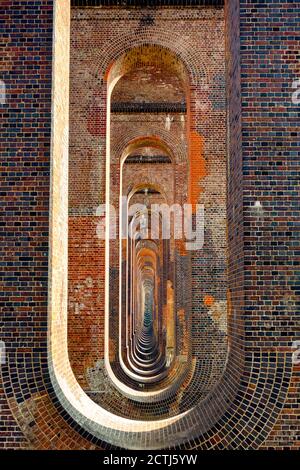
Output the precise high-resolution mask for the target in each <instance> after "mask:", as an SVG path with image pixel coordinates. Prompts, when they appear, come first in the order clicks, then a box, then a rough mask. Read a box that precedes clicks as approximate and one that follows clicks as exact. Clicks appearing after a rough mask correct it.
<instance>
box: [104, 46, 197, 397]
mask: <svg viewBox="0 0 300 470" xmlns="http://www.w3.org/2000/svg"><path fill="white" fill-rule="evenodd" d="M162 77H163V83H161V82H162ZM107 83H108V101H107V142H106V143H107V150H106V158H107V161H106V197H107V199H106V210H107V211H109V210H111V207H112V206H113V210H114V213H117V214H119V218H118V221H117V223H116V226H117V232H118V237H117V238H116V239H113V240H112V239H109V235H110V231H109V230H108V229H107V233H106V301H105V303H106V312H105V315H106V326H107V328H106V347H105V354H106V366H107V369H108V370H109V371H111V375H110V378H111V380H112V381H113V382H114V383H115V386H116V387H117V388H118V389H119V390H120V391H122V393H124V390H125V389H124V385H126V395H127V396H130V397H131V399H133V400H137V399H138V400H142V401H144V402H147V401H148V400H149V401H150V402H153V401H154V400H156V401H158V400H161V399H162V397H166V396H171V395H174V394H175V393H176V392H177V390H178V387H179V386H180V384H182V382H183V380H184V378H185V377H186V376H187V374H188V371H189V362H188V356H189V353H190V351H191V350H190V348H189V347H183V345H184V343H185V344H186V345H189V344H190V342H189V341H188V335H189V331H190V319H191V313H190V305H188V304H187V305H186V306H185V307H184V308H183V309H181V316H182V324H183V325H182V326H183V328H181V329H179V328H177V327H176V325H177V323H178V314H179V312H177V305H176V300H175V299H176V283H177V281H176V272H177V264H178V261H177V257H176V253H178V251H179V250H180V249H181V248H182V244H183V240H182V238H180V237H179V236H178V233H175V232H176V230H177V231H178V226H176V223H177V225H178V222H179V225H180V227H181V226H182V222H183V218H184V216H183V214H182V204H184V203H187V202H188V195H189V193H190V191H189V156H188V134H189V127H188V120H187V109H188V108H189V80H188V74H187V72H186V70H185V67H184V66H183V64H182V62H181V61H180V60H179V59H178V58H177V57H176V56H175V55H174V54H173V53H172V52H171V51H170V50H168V49H164V48H161V47H160V48H158V47H157V46H154V45H144V46H142V47H137V48H133V49H131V50H129V51H127V52H126V53H125V54H123V55H122V56H121V57H119V58H118V59H117V60H116V61H115V63H114V64H112V65H111V67H110V70H109V73H108V75H107ZM128 116H130V117H129V118H128ZM125 118H126V120H125V121H124V119H125ZM155 119H156V120H157V119H159V120H162V119H163V127H164V129H165V130H166V132H167V133H169V134H171V133H170V129H171V126H172V123H173V122H174V121H176V125H177V126H178V124H179V126H180V128H181V142H182V144H183V147H184V148H185V151H184V152H183V154H182V155H179V154H178V153H177V154H176V151H175V153H174V152H173V151H172V150H171V149H170V148H169V146H168V144H167V143H166V142H164V140H163V139H162V138H161V137H159V136H156V135H153V134H152V129H151V121H152V122H153V121H154V120H155ZM135 121H136V122H137V121H138V122H139V123H140V122H143V131H144V135H143V136H139V135H138V134H136V136H135V127H136V125H135V124H134V122H135ZM124 122H125V124H124ZM124 125H125V127H127V128H128V131H129V134H130V135H132V136H133V139H132V140H131V141H130V142H127V143H126V145H125V148H123V149H120V150H121V154H119V153H117V152H116V151H111V146H112V145H113V144H114V141H115V139H116V136H117V135H118V129H119V128H120V127H123V129H124ZM119 148H120V147H119ZM118 175H119V177H118ZM176 183H177V184H176ZM118 188H119V190H118ZM161 188H163V191H162V190H161ZM118 195H119V196H118ZM152 207H156V208H157V209H156V211H157V214H156V215H157V220H156V221H155V214H154V211H153V210H152V209H151V208H152ZM134 208H136V209H134ZM166 211H167V214H166ZM166 219H168V220H166ZM144 222H145V223H146V228H145V227H143V223H144ZM165 224H167V225H168V227H167V229H168V230H167V231H168V235H167V236H164V235H165V234H164V233H163V232H166V227H165ZM155 226H156V227H155ZM180 227H179V228H180ZM155 229H156V231H157V235H156V239H153V237H152V235H151V234H152V232H153V231H155ZM176 235H177V237H176ZM153 243H154V244H155V247H156V249H155V257H154V258H153V257H152V258H151V257H150V258H149V249H150V248H149V247H147V245H149V244H151V245H152V244H153ZM141 246H142V247H143V249H141ZM146 249H147V250H148V251H147V253H148V257H147V258H146V259H147V263H146V262H145V258H144V256H143V253H145V250H146ZM152 251H153V248H151V250H150V252H152ZM118 252H119V257H118V256H117V253H118ZM153 255H154V254H153ZM186 258H187V260H188V259H190V257H189V255H188V254H187V255H186ZM151 260H152V261H151ZM187 263H188V261H187ZM187 269H188V268H187ZM113 273H115V274H113ZM117 273H119V286H118V288H117V286H116V282H115V279H116V275H117ZM146 273H147V276H146ZM150 273H151V275H150ZM111 279H114V281H113V285H112V282H111ZM146 280H147V282H146ZM145 283H146V284H145ZM146 286H147V287H146ZM189 292H190V286H189V285H186V297H187V298H188V297H189V295H190V294H189ZM150 304H151V313H150V312H149V308H150V307H149V306H150ZM146 307H147V308H146ZM183 332H184V334H185V338H183ZM112 345H113V346H112ZM112 349H113V350H112ZM175 377H176V379H175V380H174V378H175ZM120 383H122V384H123V385H122V386H120ZM141 387H142V392H140V394H139V396H138V397H137V394H136V391H137V390H141ZM130 389H131V390H132V391H131V392H130Z"/></svg>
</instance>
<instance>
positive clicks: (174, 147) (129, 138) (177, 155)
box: [111, 125, 188, 163]
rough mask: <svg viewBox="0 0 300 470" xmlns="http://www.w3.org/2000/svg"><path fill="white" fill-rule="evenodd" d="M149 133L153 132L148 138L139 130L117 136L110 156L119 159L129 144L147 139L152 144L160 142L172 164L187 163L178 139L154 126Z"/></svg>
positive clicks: (183, 148) (181, 144)
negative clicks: (168, 153) (172, 161)
mask: <svg viewBox="0 0 300 470" xmlns="http://www.w3.org/2000/svg"><path fill="white" fill-rule="evenodd" d="M150 131H153V132H151V134H149V136H145V132H144V131H143V130H141V129H132V131H131V132H130V133H129V132H127V131H126V132H124V133H123V134H118V140H117V142H115V143H114V145H112V146H111V154H112V155H113V157H115V158H118V157H119V158H121V156H122V155H123V153H124V150H125V149H126V148H127V147H128V146H129V145H130V144H132V143H134V142H135V141H136V142H140V141H142V139H145V138H149V139H153V142H155V141H157V142H161V143H163V144H164V145H165V146H166V147H167V148H169V149H170V151H171V155H172V157H173V159H174V163H179V162H184V161H187V158H188V153H187V149H186V148H185V146H184V145H183V143H182V141H181V140H180V139H179V138H178V137H175V138H174V136H173V134H172V136H170V134H169V133H168V132H167V131H165V130H164V129H161V127H159V126H156V125H155V126H153V129H150Z"/></svg>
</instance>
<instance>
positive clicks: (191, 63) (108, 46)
mask: <svg viewBox="0 0 300 470" xmlns="http://www.w3.org/2000/svg"><path fill="white" fill-rule="evenodd" d="M177 44H178V45H177ZM146 45H149V46H158V47H162V48H164V49H166V50H169V51H170V52H171V53H173V54H175V55H176V56H177V57H178V58H179V59H180V60H181V61H182V63H183V65H184V67H185V69H186V71H187V72H188V75H189V77H190V84H191V86H197V85H198V86H199V85H207V84H208V83H209V74H208V71H207V69H206V66H205V64H204V63H202V64H201V68H200V67H199V60H197V52H196V51H194V52H192V51H191V50H190V49H189V48H188V47H186V46H185V45H184V43H183V41H182V37H181V35H180V34H178V33H177V32H176V31H175V32H172V33H170V32H167V31H165V30H163V29H159V28H152V29H151V31H149V30H143V31H141V33H140V34H139V35H136V34H134V33H128V35H126V36H124V35H123V36H122V37H121V38H117V39H115V40H111V41H107V43H104V44H103V46H102V48H101V49H100V48H99V52H97V55H98V56H99V60H98V61H97V62H96V63H95V64H91V65H92V68H91V72H90V73H91V74H92V76H93V77H95V78H97V77H99V78H104V79H105V78H106V76H107V74H108V73H109V71H110V68H111V67H112V65H113V63H114V62H115V61H116V60H117V59H118V58H119V57H120V56H122V55H123V54H124V53H126V52H129V51H130V50H131V49H133V48H137V47H140V46H146Z"/></svg>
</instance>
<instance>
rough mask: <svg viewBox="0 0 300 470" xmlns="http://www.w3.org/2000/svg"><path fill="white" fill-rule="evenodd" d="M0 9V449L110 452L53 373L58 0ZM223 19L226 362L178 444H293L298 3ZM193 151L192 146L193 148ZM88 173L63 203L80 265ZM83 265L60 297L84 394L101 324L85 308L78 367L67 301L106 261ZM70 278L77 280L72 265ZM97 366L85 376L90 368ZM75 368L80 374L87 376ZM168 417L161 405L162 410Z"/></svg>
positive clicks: (99, 124) (235, 7)
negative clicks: (68, 403)
mask: <svg viewBox="0 0 300 470" xmlns="http://www.w3.org/2000/svg"><path fill="white" fill-rule="evenodd" d="M29 3H30V4H29ZM1 6H2V8H4V9H5V12H4V13H5V14H4V19H5V20H6V22H7V33H6V34H5V37H4V39H5V48H4V56H5V58H6V59H7V60H6V63H7V64H8V67H7V70H6V72H5V74H4V75H3V77H2V80H4V81H5V84H6V90H7V94H6V103H5V104H4V105H1V108H0V111H1V114H2V115H3V122H4V126H3V129H4V138H5V142H6V145H5V149H4V152H3V156H4V158H3V162H2V163H1V165H2V168H1V169H2V177H3V183H2V184H1V201H2V203H3V212H2V215H1V219H2V221H1V231H2V230H3V235H4V230H5V237H6V240H5V245H3V248H4V249H3V251H2V252H1V267H2V270H1V282H2V285H3V288H2V294H1V311H2V314H1V340H4V341H5V344H6V352H7V356H6V363H5V364H4V365H3V364H2V365H1V380H2V383H3V389H2V386H1V388H0V392H1V398H0V404H1V420H0V426H1V438H0V446H1V447H4V448H20V447H22V448H28V447H30V448H37V449H82V448H85V449H88V448H100V447H109V444H106V443H104V442H100V441H99V440H97V439H95V438H94V437H93V436H92V435H91V434H90V433H88V432H86V431H85V430H84V429H83V428H82V427H81V426H80V425H79V424H77V423H76V422H75V421H74V419H72V418H71V417H70V415H69V414H68V413H67V412H66V411H65V410H64V409H63V407H62V406H61V405H60V404H59V402H58V399H57V397H56V396H55V393H54V391H53V389H52V385H51V383H50V379H49V375H48V362H47V361H48V360H47V295H48V283H49V278H48V245H49V234H48V227H49V224H48V216H49V200H50V194H49V188H50V131H51V63H52V31H53V23H52V18H53V17H52V14H53V2H52V1H50V0H44V1H43V2H34V5H33V4H32V2H27V1H10V0H5V1H4V2H2V5H1ZM104 11H105V10H104ZM170 14H172V10H171V9H169V10H168V15H170ZM177 14H179V15H181V14H182V13H181V12H180V10H179V13H178V12H177V10H176V12H174V15H177ZM193 14H194V13H193ZM218 14H219V13H218ZM196 15H197V14H196ZM225 18H226V41H227V43H226V48H227V64H228V67H227V93H228V117H229V119H228V128H229V141H228V147H229V160H228V161H229V164H228V171H229V173H228V199H227V201H228V204H227V222H228V225H229V227H230V231H229V233H228V248H229V250H228V251H229V256H228V260H229V265H228V280H229V292H228V294H227V295H228V304H227V305H228V306H229V309H228V310H229V311H228V338H229V356H228V362H227V367H226V369H225V372H224V374H223V376H222V377H221V378H220V381H219V383H218V385H217V387H216V388H215V389H214V390H213V391H212V392H209V395H208V396H209V400H210V403H216V402H214V400H218V404H219V408H217V407H215V406H214V407H210V405H209V404H208V403H207V401H204V402H203V408H201V407H200V408H199V409H197V410H196V411H195V414H194V415H193V418H192V424H191V425H190V427H189V430H190V432H191V435H193V438H191V439H190V441H189V442H186V443H185V444H183V445H182V446H183V447H185V448H193V449H195V448H200V449H208V448H215V449H223V448H226V449H232V448H234V449H236V448H242V449H249V448H254V449H257V448H269V449H274V448H276V449H282V448H293V449H297V448H298V449H299V424H298V423H297V416H298V414H297V413H298V410H299V365H298V366H297V365H293V364H292V343H293V341H295V340H296V339H297V336H296V335H297V331H298V330H297V328H298V326H299V324H298V323H297V322H298V318H299V302H298V297H299V285H298V284H297V272H298V271H297V269H298V261H297V256H298V251H297V249H298V248H297V245H298V239H299V233H298V232H297V223H298V220H299V185H298V181H297V179H296V177H297V170H298V165H299V135H298V129H297V122H298V121H297V120H298V108H297V106H296V105H295V104H293V103H292V99H291V95H292V91H293V90H292V86H291V84H292V81H293V80H295V79H296V78H297V73H298V70H297V63H298V58H297V50H298V45H299V43H298V37H297V33H296V31H297V15H296V14H295V2H277V1H274V0H272V1H271V0H269V1H267V2H264V3H257V2H254V1H251V0H241V1H240V2H238V1H236V0H230V2H227V3H226V5H225ZM182 21H183V20H182ZM25 22H26V23H25ZM24 24H25V25H26V27H25V31H24ZM114 24H115V23H114ZM144 27H145V26H144ZM239 27H240V46H239ZM82 34H83V33H82ZM83 60H84V57H83ZM191 60H193V59H192V56H191ZM95 69H97V66H95ZM95 69H94V70H95ZM217 83H220V82H217ZM217 88H218V87H217ZM240 89H241V106H240V96H239V90H240ZM216 96H217V98H215V97H216ZM219 96H220V95H218V93H217V92H216V91H215V92H214V93H213V94H212V98H211V99H212V100H216V101H215V102H216V103H217V105H218V101H219V100H218V97H219ZM204 99H205V97H204ZM99 103H100V108H99V111H100V112H99V113H98V112H97V110H98V106H99ZM71 104H72V102H71ZM90 106H91V107H90V108H89V109H90V116H91V117H90V124H89V129H90V132H89V140H88V141H87V142H86V145H87V147H89V148H90V149H92V151H91V153H90V155H89V156H88V158H90V162H91V166H90V168H91V170H90V171H92V168H93V165H92V163H93V158H94V153H93V152H94V151H96V150H95V149H96V148H97V136H98V135H99V133H100V135H104V134H103V132H104V130H105V129H104V118H103V114H101V112H102V111H103V110H102V109H101V96H100V100H99V101H97V100H95V102H93V103H91V105H90ZM204 113H205V111H204ZM199 115H201V110H199ZM95 116H97V117H96V118H95ZM78 119H79V117H78ZM120 145H121V143H120ZM194 145H197V146H199V145H200V142H196V143H195V144H194ZM197 148H198V147H197ZM71 151H72V148H71ZM82 156H83V157H84V156H85V154H83V155H82ZM201 171H202V170H201ZM70 172H72V168H70ZM88 175H89V173H87V175H86V176H85V177H84V178H83V179H82V181H81V182H80V181H79V182H78V188H79V190H78V191H77V196H78V197H77V196H76V192H75V191H74V193H73V195H72V194H71V195H70V200H72V201H73V207H74V208H75V209H76V210H73V212H72V205H71V209H70V221H69V223H70V227H71V229H72V233H73V234H75V235H74V237H73V239H70V257H71V258H72V256H77V257H78V256H79V254H78V243H77V241H76V239H78V240H79V239H81V241H82V238H83V239H84V236H85V234H86V233H87V232H86V229H85V227H86V221H85V220H84V217H89V223H93V217H91V215H95V214H94V212H92V213H89V212H88V208H89V207H94V206H95V205H97V203H98V202H99V200H101V197H99V193H98V192H97V191H95V188H96V189H97V188H99V187H100V186H101V184H100V183H101V180H100V179H97V177H96V178H92V179H91V178H88ZM85 180H86V181H92V184H93V186H91V187H87V188H86V189H87V194H88V195H89V197H90V201H89V204H82V203H81V201H82V198H81V197H80V196H81V191H82V192H83V190H84V182H85ZM81 184H82V188H83V189H82V190H80V185H81ZM96 194H97V195H98V196H97V197H96V196H95V195H96ZM72 198H73V199H72ZM78 222H79V223H78ZM83 222H84V223H83ZM81 231H82V232H81ZM87 259H88V260H89V267H87V269H86V272H85V270H84V269H82V270H79V271H78V283H77V284H76V286H75V287H76V289H77V290H76V289H75V291H74V292H72V295H70V298H69V301H70V309H73V320H74V323H73V326H74V330H73V333H72V334H71V336H70V342H71V347H70V349H71V350H73V353H74V355H73V356H72V355H71V361H73V368H74V371H75V373H76V374H77V378H78V380H79V382H80V383H82V384H83V385H84V386H87V379H89V380H90V381H91V382H92V379H91V373H92V371H91V369H93V370H94V369H95V368H96V369H97V368H98V369H97V371H98V375H97V377H99V376H101V374H99V371H101V367H102V364H101V362H99V357H98V358H97V352H98V351H99V349H101V334H100V335H99V332H100V331H102V327H103V326H102V325H101V324H100V323H97V324H96V325H95V327H94V328H95V329H94V330H93V329H92V328H91V324H89V321H90V320H89V319H90V318H91V316H92V315H91V313H92V309H90V308H89V304H88V300H87V304H86V305H85V308H86V309H87V312H86V313H87V315H86V317H87V320H88V321H87V326H88V327H89V336H88V337H87V339H92V340H93V338H95V337H97V341H95V342H94V343H93V341H92V344H91V345H92V348H91V357H90V358H89V359H88V361H86V359H85V358H84V357H83V356H84V353H83V351H80V348H79V344H78V341H77V340H76V337H78V338H80V335H81V334H82V333H81V328H82V324H81V322H80V320H79V315H78V309H79V311H80V302H79V305H78V304H77V303H76V302H77V299H76V292H77V293H78V292H79V291H80V289H81V290H83V291H84V293H85V294H86V298H87V299H89V292H90V291H92V292H93V289H95V288H97V287H96V286H97V282H96V284H95V280H94V278H93V279H92V281H91V279H90V271H91V270H92V269H93V263H95V264H96V263H98V267H99V278H100V276H101V269H103V263H102V261H100V260H97V258H96V259H92V256H91V257H90V258H89V257H87ZM72 270H73V271H72ZM71 272H72V273H73V272H75V265H74V266H73V267H72V263H71ZM97 280H98V279H96V281H97ZM205 294H206V295H205V296H203V305H204V306H205V308H210V309H211V308H212V307H213V299H212V298H211V296H210V295H209V294H210V293H209V292H205ZM94 307H95V308H96V310H95V312H96V313H98V312H99V313H101V308H102V303H101V302H99V304H95V305H94V306H93V308H94ZM213 314H214V313H213V312H212V315H213ZM76 315H77V317H76ZM215 315H216V317H218V315H217V314H216V313H215ZM76 318H77V320H76ZM71 319H72V317H71ZM72 335H73V336H72ZM98 335H99V336H98ZM98 338H99V340H98ZM72 341H73V342H72ZM98 348H99V349H98ZM78 357H79V359H78ZM97 359H98V362H96V364H95V363H94V364H93V365H92V367H91V362H92V360H93V361H94V360H97ZM77 360H78V362H77ZM82 364H84V367H86V377H84V374H83V373H82ZM204 372H205V371H204ZM196 373H197V372H196ZM200 373H203V369H202V370H201V371H200ZM94 377H95V375H94ZM187 380H188V379H187ZM96 385H97V384H96ZM97 386H98V385H97ZM2 390H3V391H2ZM3 392H4V393H3ZM116 400H118V398H117V397H116ZM183 403H184V401H183ZM171 409H172V410H173V411H172V412H173V413H175V414H176V413H177V412H178V403H175V404H172V408H171ZM127 412H128V410H124V413H125V414H126V413H127ZM169 412H170V410H166V409H164V410H162V414H164V413H166V414H168V413H169ZM197 432H198V434H197ZM149 435H150V434H149ZM195 435H197V436H198V437H194V436H195ZM150 438H151V436H150V437H149V439H150ZM173 445H174V446H175V445H176V443H174V444H173Z"/></svg>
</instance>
